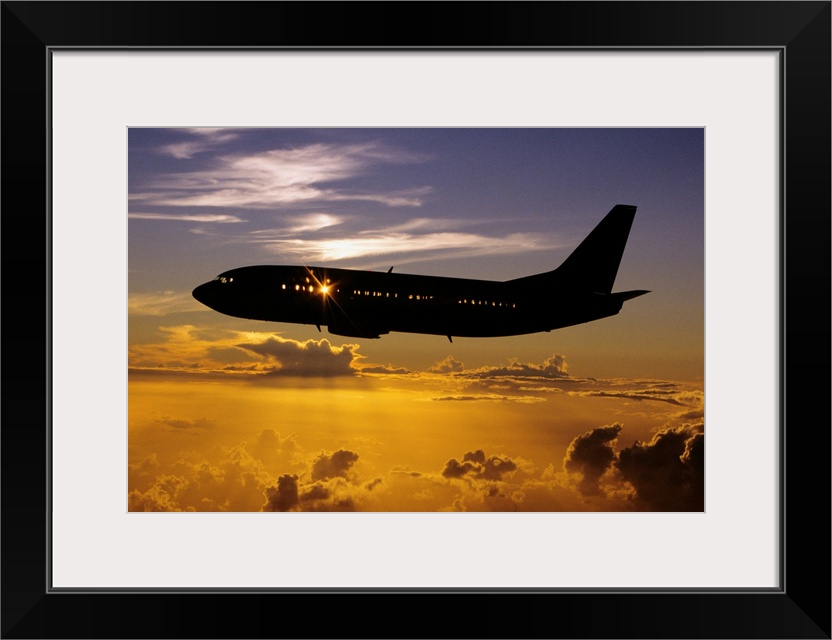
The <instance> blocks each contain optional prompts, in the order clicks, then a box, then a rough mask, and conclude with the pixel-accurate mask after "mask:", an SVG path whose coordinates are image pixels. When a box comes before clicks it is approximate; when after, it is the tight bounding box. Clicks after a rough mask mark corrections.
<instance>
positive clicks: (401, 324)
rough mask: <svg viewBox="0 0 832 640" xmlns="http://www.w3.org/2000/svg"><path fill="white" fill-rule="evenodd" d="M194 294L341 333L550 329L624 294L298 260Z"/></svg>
mask: <svg viewBox="0 0 832 640" xmlns="http://www.w3.org/2000/svg"><path fill="white" fill-rule="evenodd" d="M194 296H195V297H196V298H197V299H198V300H200V301H201V302H203V303H204V304H206V305H207V306H209V307H211V308H213V309H215V310H217V311H220V312H222V313H225V314H227V315H231V316H236V317H239V318H247V319H251V320H267V321H272V322H289V323H296V324H308V325H317V326H319V327H320V326H321V325H326V326H327V327H328V329H329V332H330V333H333V334H336V335H344V336H353V337H363V338H377V337H379V336H381V335H383V334H385V333H389V332H390V331H399V332H407V333H425V334H435V335H443V336H461V337H496V336H508V335H520V334H526V333H537V332H539V331H551V330H552V329H559V328H561V327H566V326H570V325H574V324H580V323H582V322H589V321H591V320H597V319H599V318H604V317H607V316H611V315H615V314H616V313H618V312H619V310H620V309H621V304H622V302H623V301H622V300H621V299H620V298H616V297H613V296H609V295H603V294H596V293H591V292H582V291H570V290H569V289H568V288H562V289H560V290H551V289H538V288H536V287H535V286H534V284H533V283H530V284H529V285H527V286H523V285H520V284H512V283H511V282H495V281H489V280H473V279H466V278H444V277H435V276H420V275H410V274H403V273H382V272H372V271H355V270H351V269H332V268H329V269H324V268H319V267H295V266H271V265H263V266H251V267H241V268H239V269H233V270H231V271H226V272H225V273H223V274H221V275H220V276H218V277H217V278H216V279H214V280H213V281H211V282H208V283H206V284H204V285H201V286H200V287H198V288H197V289H196V290H195V291H194Z"/></svg>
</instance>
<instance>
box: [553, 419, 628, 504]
mask: <svg viewBox="0 0 832 640" xmlns="http://www.w3.org/2000/svg"><path fill="white" fill-rule="evenodd" d="M621 428H622V427H621V425H620V424H618V423H615V424H612V425H609V426H603V427H598V428H597V429H593V430H592V431H587V432H586V433H584V434H583V435H580V436H578V437H577V438H575V439H574V440H573V441H572V442H571V443H570V444H569V447H568V448H567V449H566V457H565V458H564V459H563V468H564V470H565V471H566V472H567V473H568V474H570V475H571V476H577V478H579V480H578V491H580V492H581V493H582V494H583V495H597V494H599V493H600V492H601V491H600V487H599V485H598V481H599V480H600V479H601V476H603V475H604V474H605V473H606V471H607V469H608V468H609V467H610V465H612V463H613V462H614V461H615V459H616V455H615V448H614V447H615V442H616V440H617V439H618V434H619V433H620V432H621Z"/></svg>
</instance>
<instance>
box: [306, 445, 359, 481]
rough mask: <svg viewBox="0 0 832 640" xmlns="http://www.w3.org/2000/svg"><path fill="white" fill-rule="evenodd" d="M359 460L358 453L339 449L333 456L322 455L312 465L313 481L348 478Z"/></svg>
mask: <svg viewBox="0 0 832 640" xmlns="http://www.w3.org/2000/svg"><path fill="white" fill-rule="evenodd" d="M357 460H358V454H357V453H355V452H354V451H346V450H345V449H339V450H338V451H336V452H334V453H332V454H326V453H322V454H320V455H319V456H318V457H317V458H315V461H314V462H313V463H312V480H326V479H327V478H347V477H349V474H350V470H351V469H352V466H353V465H354V464H355V462H356V461H357Z"/></svg>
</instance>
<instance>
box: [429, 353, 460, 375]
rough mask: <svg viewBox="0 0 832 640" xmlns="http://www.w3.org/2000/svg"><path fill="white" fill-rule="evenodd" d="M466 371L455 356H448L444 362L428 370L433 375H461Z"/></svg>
mask: <svg viewBox="0 0 832 640" xmlns="http://www.w3.org/2000/svg"><path fill="white" fill-rule="evenodd" d="M463 369H464V367H463V365H462V363H461V362H459V361H458V360H456V359H455V358H454V357H453V356H448V357H447V358H445V359H444V360H443V361H442V362H438V363H436V364H435V365H433V366H432V367H430V368H428V371H430V372H431V373H459V372H460V371H462V370H463Z"/></svg>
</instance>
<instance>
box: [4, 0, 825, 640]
mask: <svg viewBox="0 0 832 640" xmlns="http://www.w3.org/2000/svg"><path fill="white" fill-rule="evenodd" d="M376 25H381V26H382V27H383V28H381V29H379V28H378V27H377V26H376ZM0 28H2V31H1V32H0V46H2V54H3V55H2V57H0V62H1V63H2V67H0V82H2V85H0V89H2V96H3V101H2V125H3V126H2V133H3V135H2V141H0V144H2V154H0V162H2V169H3V173H2V191H0V207H2V219H1V221H2V226H3V231H4V232H5V233H3V244H2V249H3V251H2V288H1V289H0V292H1V293H2V302H3V303H5V308H6V313H5V314H4V317H3V322H2V346H3V348H4V352H5V354H4V355H5V358H3V363H2V372H3V374H5V375H4V380H3V382H4V384H3V386H2V400H3V402H2V418H3V428H2V431H0V445H2V446H1V447H0V455H2V467H0V473H2V476H1V479H2V485H0V491H2V494H1V495H2V501H1V502H0V510H2V511H1V512H0V514H1V515H2V532H1V533H2V538H0V553H1V554H2V563H1V564H0V585H2V602H0V615H1V616H2V619H1V620H0V623H1V626H0V633H2V637H3V638H32V637H37V638H75V637H79V638H99V637H101V638H104V637H109V638H114V637H141V638H165V637H167V638H172V637H181V638H186V637H200V638H219V637H222V638H231V637H240V638H249V637H273V636H291V637H379V636H382V637H440V636H444V637H573V638H596V637H603V638H654V637H656V638H830V630H832V624H830V610H831V607H830V596H832V589H830V582H831V581H832V578H831V576H832V574H831V573H830V443H831V441H830V326H832V322H830V213H831V212H832V203H830V191H831V190H832V187H831V186H830V173H832V169H831V167H830V155H831V154H830V117H831V116H830V77H832V74H830V2H828V1H820V2H788V1H786V2H778V1H772V2H766V1H762V2H759V1H749V2H664V1H659V2H531V3H526V2H507V3H503V2H485V3H479V2H461V3H456V2H416V3H411V2H395V3H384V2H376V3H361V2H336V3H324V2H313V3H301V2H228V3H227V2H204V3H200V2H2V10H1V12H0ZM69 48H72V49H96V50H108V49H111V50H117V49H118V50H124V49H130V48H136V49H166V50H172V49H173V50H191V51H194V50H197V51H198V50H209V49H217V48H223V49H226V50H229V49H230V50H235V49H253V48H254V49H280V50H288V49H324V48H325V49H335V50H338V49H342V50H355V49H363V50H390V49H407V50H413V51H418V50H425V49H443V50H468V51H487V50H494V49H500V50H506V49H508V50H528V49H532V48H537V49H543V50H546V49H557V50H562V49H581V50H587V49H589V50H592V49H606V50H610V49H612V50H622V51H632V50H670V49H680V48H682V49H687V50H702V51H708V50H726V49H727V50H750V49H756V50H759V49H766V50H771V51H777V52H779V55H780V63H781V80H782V83H781V84H782V93H781V105H780V106H781V123H782V126H781V131H780V142H781V175H780V178H781V187H782V188H781V207H780V209H781V218H780V220H781V222H780V225H781V245H780V252H781V256H780V258H781V260H780V275H781V301H782V305H781V309H780V331H781V354H780V355H781V365H782V372H781V380H780V387H781V403H780V407H781V409H780V410H781V416H780V417H781V421H780V425H781V441H780V442H781V452H782V454H783V455H782V457H781V471H782V473H781V507H782V508H781V522H780V527H781V534H782V535H781V540H782V543H781V544H782V554H781V558H780V569H781V571H780V575H781V581H780V588H777V589H759V590H741V589H737V590H732V589H721V590H709V589H705V590H701V589H682V590H678V589H677V590H661V589H660V590H656V589H653V590H647V589H634V590H626V589H619V590H603V589H581V590H577V589H576V590H563V589H551V590H547V589H516V590H515V589H503V590H500V589H481V590H471V589H466V590H462V589H415V588H414V589H340V590H339V589H304V590H291V589H283V590H245V591H234V590H231V589H228V590H223V589H204V590H193V589H189V590H183V591H180V592H177V591H175V590H165V591H162V590H154V589H147V590H109V589H99V590H55V589H53V588H51V584H50V576H49V573H48V572H49V563H48V556H49V553H48V548H49V546H48V543H49V535H50V524H51V518H50V509H49V505H50V503H49V499H50V498H49V495H50V494H49V482H50V466H51V465H50V458H49V438H50V427H51V415H50V414H49V410H50V404H49V399H50V388H51V384H52V380H51V375H50V358H51V344H50V340H51V338H50V336H51V332H50V323H51V321H52V319H51V315H50V305H51V291H50V289H49V286H50V285H49V282H50V279H49V264H50V255H51V246H50V233H51V201H50V185H51V180H50V171H51V166H50V162H51V153H50V148H49V144H50V142H49V141H50V137H49V135H48V134H49V131H50V128H51V127H50V125H51V111H50V106H49V102H48V100H49V81H50V75H49V70H50V62H51V52H52V51H55V50H59V49H69ZM33 337H34V339H33ZM787 347H788V348H787ZM738 375H739V373H738ZM788 382H791V384H787V383H788ZM787 425H788V426H789V428H788V430H787V428H786V426H787ZM787 433H788V435H790V436H791V437H789V438H787ZM801 498H802V500H801ZM806 505H812V506H811V507H807V506H806ZM789 506H791V508H790V509H789V508H788V507H789ZM610 536H611V544H613V545H614V542H615V541H614V533H611V534H610ZM619 551H620V552H623V553H626V550H623V549H622V550H619ZM484 561H486V560H484ZM382 598H383V600H382ZM459 598H464V600H459ZM304 599H306V600H308V601H305V600H304ZM471 599H475V600H474V601H473V605H474V606H475V607H477V608H476V609H470V608H469V607H470V606H471V604H472V603H471ZM476 599H479V601H477V600H476ZM368 605H369V606H368ZM379 605H380V606H379ZM466 605H467V606H466ZM322 607H325V608H326V610H327V613H326V614H322V613H321V612H319V613H318V614H316V615H315V616H314V618H311V619H310V618H309V617H308V616H303V615H300V616H299V615H297V613H299V611H300V610H302V609H301V608H310V610H314V609H317V608H322ZM381 609H383V610H385V611H386V612H387V613H388V614H389V615H390V616H391V617H392V619H394V620H398V621H399V622H398V623H397V624H396V626H390V625H389V623H387V619H388V618H386V617H382V616H380V614H379V612H380V610H381ZM291 613H295V615H287V614H291Z"/></svg>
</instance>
